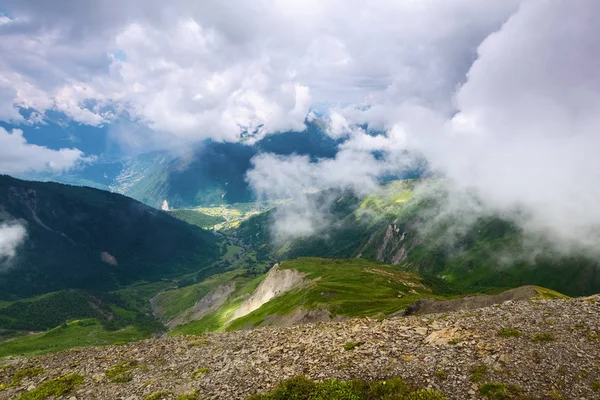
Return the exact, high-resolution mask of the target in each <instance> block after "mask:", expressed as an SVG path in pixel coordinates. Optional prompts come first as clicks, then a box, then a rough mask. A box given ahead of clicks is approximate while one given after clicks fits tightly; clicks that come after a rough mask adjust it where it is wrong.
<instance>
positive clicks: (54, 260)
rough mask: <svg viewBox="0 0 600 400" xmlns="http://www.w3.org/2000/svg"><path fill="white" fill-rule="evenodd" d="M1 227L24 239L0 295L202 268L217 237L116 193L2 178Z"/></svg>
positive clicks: (92, 286)
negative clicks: (20, 230)
mask: <svg viewBox="0 0 600 400" xmlns="http://www.w3.org/2000/svg"><path fill="white" fill-rule="evenodd" d="M0 224H3V225H2V226H9V225H14V224H18V225H21V226H23V227H24V228H25V230H26V232H27V236H26V238H25V241H24V243H23V244H22V245H21V246H19V247H18V248H17V251H16V256H15V257H13V258H11V259H5V258H3V259H2V270H1V272H0V298H1V299H4V300H11V299H15V298H22V297H29V296H34V295H38V294H44V293H48V292H53V291H57V290H61V289H67V288H70V289H87V290H102V291H105V290H109V289H116V288H119V287H122V286H124V285H128V284H131V283H133V282H135V281H139V280H160V279H164V278H168V277H169V276H174V275H178V274H183V273H186V272H192V271H198V270H201V269H202V268H206V267H208V266H209V265H210V264H211V263H212V262H213V261H215V260H216V259H217V258H218V257H219V255H220V247H219V243H218V242H217V241H218V238H217V237H215V236H214V235H213V234H212V233H209V232H207V231H204V230H202V229H200V228H199V227H196V226H193V225H190V224H187V223H185V222H182V221H180V220H177V219H175V218H173V217H171V216H170V215H168V214H167V213H165V212H162V211H159V210H156V209H154V208H151V207H148V206H146V205H144V204H142V203H140V202H138V201H136V200H132V199H130V198H128V197H125V196H122V195H120V194H115V193H109V192H106V191H102V190H98V189H93V188H87V187H76V186H68V185H63V184H58V183H44V182H29V181H22V180H19V179H15V178H11V177H9V176H0Z"/></svg>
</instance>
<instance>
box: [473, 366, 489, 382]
mask: <svg viewBox="0 0 600 400" xmlns="http://www.w3.org/2000/svg"><path fill="white" fill-rule="evenodd" d="M487 372H488V366H487V365H483V364H482V365H477V366H475V367H473V368H471V382H481V381H483V379H484V378H485V376H486V374H487Z"/></svg>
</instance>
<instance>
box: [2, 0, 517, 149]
mask: <svg viewBox="0 0 600 400" xmlns="http://www.w3.org/2000/svg"><path fill="white" fill-rule="evenodd" d="M517 4H518V2H517V0H509V1H502V2H495V3H493V4H490V3H487V2H486V4H483V3H482V2H480V1H477V0H455V1H452V2H448V1H446V0H426V1H421V2H414V1H412V0H404V1H395V0H394V1H392V0H390V1H383V0H382V1H378V2H375V3H373V2H370V1H366V0H332V1H328V2H320V1H306V0H286V1H281V0H269V1H264V2H243V3H237V4H236V7H231V6H230V5H228V4H226V3H223V2H219V1H204V2H200V3H199V2H196V1H188V0H174V1H170V2H162V1H158V0H148V1H141V0H120V1H117V0H109V1H103V2H78V4H77V5H75V6H74V5H73V4H71V2H68V1H65V0H52V1H39V0H36V1H28V2H21V1H17V0H9V1H7V2H6V5H5V7H6V8H7V9H8V10H9V11H10V14H11V15H12V16H14V18H13V19H12V20H10V21H9V22H7V23H3V24H2V25H0V33H1V34H2V35H3V41H2V43H0V53H1V54H2V56H3V57H2V58H1V59H0V75H5V76H11V78H10V89H11V91H5V93H9V94H7V95H6V96H5V97H7V98H12V101H13V102H14V103H17V104H20V105H24V106H29V107H33V108H35V109H37V110H38V111H40V112H43V111H45V110H49V109H56V110H59V111H62V112H64V113H65V114H67V115H68V116H69V117H70V118H72V119H73V120H75V121H78V122H80V123H84V124H90V125H99V124H105V123H110V122H111V121H113V120H114V118H115V115H113V113H114V114H119V115H121V116H125V115H128V116H130V117H132V118H134V119H135V120H136V121H137V122H139V123H141V124H144V125H146V126H147V127H150V128H152V130H153V132H148V135H151V136H159V137H160V138H162V140H163V141H164V142H169V141H170V140H171V139H172V138H176V139H178V140H180V139H184V140H197V139H202V138H206V137H211V138H215V139H218V140H237V139H238V138H239V133H240V127H243V128H248V129H250V130H254V129H258V130H259V133H260V134H261V135H262V134H267V133H270V132H277V131H284V130H301V129H303V122H304V119H305V117H306V115H307V112H308V110H309V107H310V105H311V102H313V101H316V102H323V101H326V102H333V103H336V102H337V103H343V104H347V103H356V102H362V101H364V100H365V98H367V99H368V100H369V99H371V100H374V101H377V102H379V101H380V100H381V97H382V96H383V97H386V96H387V97H390V98H394V99H397V98H406V97H408V98H416V97H418V98H420V99H421V100H422V101H423V102H425V103H427V104H443V105H444V107H446V108H447V107H448V104H449V93H450V92H451V91H453V90H454V87H455V86H456V84H457V83H459V82H462V80H463V79H464V74H465V72H466V71H467V69H468V66H469V65H470V63H471V61H472V59H473V58H474V54H475V49H476V47H477V45H478V44H479V43H480V42H481V41H482V40H483V39H484V38H485V37H486V36H487V35H488V34H489V33H490V32H492V31H494V30H495V29H497V28H498V27H499V26H500V24H502V22H504V21H505V20H506V19H507V18H508V17H509V16H510V14H511V13H512V12H513V11H514V10H515V9H516V5H517ZM116 10H118V11H116ZM388 102H391V100H389V99H388ZM5 103H6V104H5ZM9 103H10V101H8V102H7V100H6V99H2V100H0V118H3V119H11V118H12V119H15V115H14V107H13V108H12V110H11V105H10V104H9ZM150 140H151V141H152V142H157V141H159V139H157V138H156V137H152V138H150Z"/></svg>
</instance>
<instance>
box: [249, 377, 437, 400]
mask: <svg viewBox="0 0 600 400" xmlns="http://www.w3.org/2000/svg"><path fill="white" fill-rule="evenodd" d="M291 399H293V400H313V399H314V400H321V399H322V400H325V399H327V400H384V399H385V400H388V399H396V400H445V399H446V397H445V396H444V395H443V394H442V393H440V392H438V391H435V390H424V389H421V390H415V389H414V388H412V387H411V386H410V385H409V384H407V383H406V382H405V381H404V380H402V379H399V378H395V379H390V380H386V381H359V380H354V381H339V380H327V381H323V382H314V381H311V380H309V379H307V378H305V377H303V376H297V377H295V378H292V379H290V380H287V381H285V382H283V383H281V384H280V385H279V386H278V387H277V388H276V389H275V390H274V391H273V392H271V393H268V394H257V395H253V396H250V397H249V398H248V399H247V400H291Z"/></svg>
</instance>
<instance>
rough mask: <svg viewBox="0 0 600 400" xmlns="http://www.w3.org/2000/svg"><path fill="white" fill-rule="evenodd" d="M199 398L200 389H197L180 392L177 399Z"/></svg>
mask: <svg viewBox="0 0 600 400" xmlns="http://www.w3.org/2000/svg"><path fill="white" fill-rule="evenodd" d="M198 398H199V397H198V391H196V392H194V393H187V394H180V395H179V396H177V398H176V399H175V400H197V399H198Z"/></svg>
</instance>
